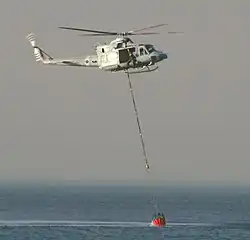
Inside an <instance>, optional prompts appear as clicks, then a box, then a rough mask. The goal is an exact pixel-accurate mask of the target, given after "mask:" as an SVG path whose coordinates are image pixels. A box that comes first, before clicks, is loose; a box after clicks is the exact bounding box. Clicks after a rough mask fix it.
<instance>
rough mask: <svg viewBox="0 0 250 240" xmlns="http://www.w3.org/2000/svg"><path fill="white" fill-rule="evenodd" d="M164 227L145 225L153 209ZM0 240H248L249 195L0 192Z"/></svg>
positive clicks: (224, 191) (66, 189)
mask: <svg viewBox="0 0 250 240" xmlns="http://www.w3.org/2000/svg"><path fill="white" fill-rule="evenodd" d="M155 202H157V203H158V207H159V210H160V211H161V212H164V213H165V215H166V217H167V221H168V227H166V228H164V229H158V228H153V227H149V226H148V224H149V223H150V220H151V218H152V215H153V214H154V213H155V208H154V203H155ZM0 226H1V227H0V240H27V239H32V240H54V239H55V240H59V239H62V240H66V239H71V240H80V239H81V240H83V239H86V240H98V239H107V240H108V239H119V240H121V239H124V240H133V239H136V240H140V239H143V240H147V239H152V240H156V239H168V240H170V239H175V240H179V239H185V240H189V239H190V240H191V239H192V240H195V239H197V240H198V239H199V240H205V239H209V240H212V239H227V240H229V239H232V240H243V239H248V240H249V239H250V189H247V188H246V189H244V188H240V189H237V188H234V189H230V188H205V187H204V188H201V187H199V188H198V187H196V188H191V187H186V188H185V187H153V188H152V187H150V188H149V187H125V186H123V187H111V186H110V187H106V186H101V187H98V186H93V187H91V186H89V187H86V186H84V187H81V186H50V187H49V186H40V185H39V186H29V187H25V186H19V187H17V186H16V187H15V186H1V187H0Z"/></svg>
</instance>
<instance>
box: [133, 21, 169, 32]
mask: <svg viewBox="0 0 250 240" xmlns="http://www.w3.org/2000/svg"><path fill="white" fill-rule="evenodd" d="M166 25H168V24H165V23H163V24H158V25H153V26H149V27H145V28H140V29H136V30H132V31H129V33H130V32H140V31H144V30H147V29H152V28H157V27H162V26H166Z"/></svg>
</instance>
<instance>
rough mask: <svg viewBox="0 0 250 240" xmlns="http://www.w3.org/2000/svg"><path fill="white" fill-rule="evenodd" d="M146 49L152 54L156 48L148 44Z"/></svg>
mask: <svg viewBox="0 0 250 240" xmlns="http://www.w3.org/2000/svg"><path fill="white" fill-rule="evenodd" d="M145 47H146V49H147V50H148V52H149V53H152V52H154V51H155V48H154V47H153V45H151V44H148V45H146V46H145Z"/></svg>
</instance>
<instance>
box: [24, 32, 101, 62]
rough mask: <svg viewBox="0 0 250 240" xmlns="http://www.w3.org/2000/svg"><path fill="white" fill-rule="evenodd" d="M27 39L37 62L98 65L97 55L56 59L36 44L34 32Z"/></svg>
mask: <svg viewBox="0 0 250 240" xmlns="http://www.w3.org/2000/svg"><path fill="white" fill-rule="evenodd" d="M27 39H28V40H29V42H30V44H31V46H32V48H33V54H34V56H35V59H36V62H40V63H43V64H47V65H57V66H77V67H98V64H97V56H96V55H93V56H86V57H85V58H68V59H59V58H57V59H55V58H53V57H51V56H50V55H49V54H48V53H46V52H45V51H43V50H42V49H41V48H40V47H39V46H37V45H36V40H35V36H34V34H33V33H30V34H28V35H27Z"/></svg>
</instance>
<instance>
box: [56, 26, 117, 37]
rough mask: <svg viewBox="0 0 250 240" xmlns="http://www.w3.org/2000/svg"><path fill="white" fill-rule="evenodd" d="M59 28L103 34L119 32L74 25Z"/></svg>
mask: <svg viewBox="0 0 250 240" xmlns="http://www.w3.org/2000/svg"><path fill="white" fill-rule="evenodd" d="M59 28H61V29H66V30H73V31H81V32H92V33H102V34H110V35H117V34H118V33H116V32H106V31H99V30H91V29H84V28H73V27H59Z"/></svg>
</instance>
